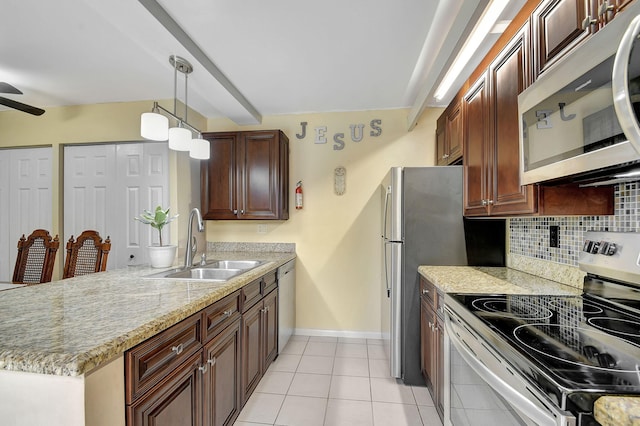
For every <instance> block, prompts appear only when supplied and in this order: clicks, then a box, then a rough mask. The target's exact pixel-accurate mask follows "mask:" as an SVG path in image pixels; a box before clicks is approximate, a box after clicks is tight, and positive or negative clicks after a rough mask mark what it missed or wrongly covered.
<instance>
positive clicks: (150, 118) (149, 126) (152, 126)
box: [140, 112, 169, 141]
mask: <svg viewBox="0 0 640 426" xmlns="http://www.w3.org/2000/svg"><path fill="white" fill-rule="evenodd" d="M140 136H142V137H143V138H145V139H151V140H154V141H166V140H167V138H168V137H169V119H168V118H167V117H165V116H164V115H162V114H158V113H157V112H145V113H143V114H142V116H141V117H140Z"/></svg>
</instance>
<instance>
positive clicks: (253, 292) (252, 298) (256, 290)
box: [240, 278, 262, 312]
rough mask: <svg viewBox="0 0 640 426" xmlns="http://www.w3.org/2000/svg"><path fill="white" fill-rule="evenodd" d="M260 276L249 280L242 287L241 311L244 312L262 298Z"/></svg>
mask: <svg viewBox="0 0 640 426" xmlns="http://www.w3.org/2000/svg"><path fill="white" fill-rule="evenodd" d="M261 290H262V278H259V279H257V280H255V281H252V282H250V283H249V284H247V285H245V286H244V287H242V295H241V297H240V298H241V302H242V312H246V310H247V309H249V308H250V307H252V306H253V305H255V304H256V303H257V302H259V301H260V299H262V292H261Z"/></svg>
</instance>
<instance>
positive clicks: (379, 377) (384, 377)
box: [235, 336, 442, 426]
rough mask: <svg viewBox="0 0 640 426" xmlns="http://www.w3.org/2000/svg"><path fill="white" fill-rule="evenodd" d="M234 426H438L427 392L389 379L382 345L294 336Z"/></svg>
mask: <svg viewBox="0 0 640 426" xmlns="http://www.w3.org/2000/svg"><path fill="white" fill-rule="evenodd" d="M235 425H236V426H250V425H251V426H256V425H278V426H284V425H288V426H316V425H317V426H323V425H324V426H343V425H344V426H359V425H362V426H387V425H388V426H405V425H407V426H413V425H416V426H441V425H442V422H441V421H440V418H439V417H438V413H437V412H436V410H435V408H434V406H433V401H432V399H431V395H430V394H429V391H428V390H427V388H426V387H418V386H406V385H404V383H402V381H397V380H395V379H393V378H391V377H389V366H388V361H387V359H386V354H385V351H384V350H383V346H382V341H381V340H372V339H347V338H337V337H308V336H292V337H291V339H290V340H289V343H287V346H286V347H285V348H284V349H283V350H282V353H281V354H280V355H279V356H278V358H277V359H276V360H275V361H274V363H273V364H271V366H270V367H269V369H268V370H267V372H266V374H265V376H264V377H263V378H262V381H261V382H260V383H259V384H258V387H257V388H256V390H255V392H254V393H253V395H251V398H249V401H247V404H246V405H245V407H244V409H243V410H242V412H241V413H240V416H239V417H238V420H237V421H236V422H235Z"/></svg>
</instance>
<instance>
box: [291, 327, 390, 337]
mask: <svg viewBox="0 0 640 426" xmlns="http://www.w3.org/2000/svg"><path fill="white" fill-rule="evenodd" d="M293 334H294V335H299V336H322V337H349V338H352V339H382V333H380V332H376V331H349V330H319V329H316V328H296V329H295V330H294V332H293Z"/></svg>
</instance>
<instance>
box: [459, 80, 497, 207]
mask: <svg viewBox="0 0 640 426" xmlns="http://www.w3.org/2000/svg"><path fill="white" fill-rule="evenodd" d="M462 106H463V115H464V121H463V124H464V130H463V135H464V163H463V164H464V169H463V174H464V190H463V203H464V214H465V215H466V216H475V215H483V216H484V215H488V214H489V206H488V200H489V199H490V197H491V194H490V193H489V188H490V186H491V182H490V181H489V179H490V177H491V176H490V174H489V171H490V169H491V167H492V166H493V164H492V163H491V162H490V161H489V160H490V157H489V152H488V148H487V145H488V144H489V140H490V134H489V123H490V122H489V108H488V100H487V82H486V74H485V75H483V76H482V77H480V79H479V80H478V81H476V83H475V84H474V85H473V87H472V88H471V90H469V92H467V94H466V95H465V96H464V97H463V100H462Z"/></svg>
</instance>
